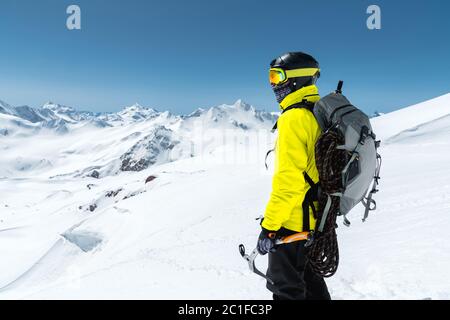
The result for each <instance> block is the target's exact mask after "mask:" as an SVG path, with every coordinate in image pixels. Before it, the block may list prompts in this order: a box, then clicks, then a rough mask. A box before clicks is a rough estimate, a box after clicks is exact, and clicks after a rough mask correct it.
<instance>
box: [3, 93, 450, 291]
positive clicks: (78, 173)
mask: <svg viewBox="0 0 450 320" xmlns="http://www.w3.org/2000/svg"><path fill="white" fill-rule="evenodd" d="M436 101H437V102H436ZM428 112H430V113H431V114H432V115H430V114H429V113H428ZM417 115H421V117H420V120H418V119H417V118H418V117H417ZM266 117H267V118H266ZM273 119H274V118H271V115H270V114H264V115H261V117H258V112H257V111H255V110H253V108H251V107H246V106H245V104H243V103H242V102H237V103H236V104H235V105H232V106H220V107H215V108H212V109H209V110H197V111H196V112H194V113H193V114H191V115H189V116H186V117H175V116H169V115H167V114H166V115H165V116H157V117H156V118H153V117H152V118H151V119H150V120H139V121H137V122H127V124H126V125H123V126H120V125H118V126H111V127H105V128H98V127H81V128H75V129H73V130H71V131H69V133H68V134H66V135H57V134H55V133H54V132H52V131H48V132H46V133H45V135H44V134H43V133H40V134H38V135H33V136H32V137H29V136H28V137H27V138H26V139H25V138H23V139H22V138H20V137H14V136H0V141H1V142H2V143H1V144H0V149H1V150H0V151H1V154H2V157H1V158H0V165H1V166H2V167H4V166H5V165H6V166H7V167H8V168H9V169H8V170H9V172H3V173H1V174H0V194H2V197H1V198H0V254H1V255H2V256H4V257H5V256H6V257H8V259H2V260H0V271H1V272H0V299H11V298H33V299H34V298H63V299H70V298H87V299H94V298H138V299H177V298H178V299H270V298H271V295H270V294H269V292H267V291H266V289H265V285H264V281H263V280H261V279H260V278H258V277H257V276H255V275H253V274H251V273H250V272H249V271H248V269H247V265H246V263H245V262H244V261H243V260H242V258H241V257H240V255H239V253H238V250H237V247H238V244H239V243H244V244H245V245H246V246H247V248H248V249H253V246H254V245H255V243H256V239H257V236H258V232H259V230H258V228H259V226H258V223H257V222H256V221H255V220H254V218H255V217H257V216H259V215H260V214H262V213H263V211H264V207H265V204H266V201H267V200H268V197H269V193H270V187H271V171H266V170H265V168H264V165H263V159H264V155H265V152H266V151H267V149H268V148H269V147H271V146H272V143H273V140H274V137H273V136H272V135H271V134H270V132H269V130H270V128H271V124H272V120H273ZM449 119H450V95H446V96H443V97H440V98H437V99H435V100H432V101H429V102H425V103H423V104H419V105H416V106H413V107H411V108H406V109H403V110H400V111H397V112H393V113H389V114H385V115H381V116H379V117H377V118H375V119H373V124H374V127H375V129H376V133H377V134H378V136H379V137H382V138H383V140H384V141H385V142H386V143H383V145H382V148H381V154H382V156H383V167H382V180H381V184H380V190H381V191H380V192H379V193H378V194H377V195H376V200H377V202H378V210H377V211H376V212H375V213H374V214H372V215H371V216H370V218H369V220H368V221H367V222H366V223H364V224H363V223H361V221H360V218H361V216H362V208H357V209H356V210H354V212H352V213H351V215H350V218H351V220H352V227H351V228H345V227H343V226H342V224H341V223H340V225H339V228H338V237H339V241H340V250H341V259H340V260H341V264H340V268H339V270H338V273H337V274H336V276H335V277H333V278H332V279H330V280H327V282H328V284H329V288H330V291H331V294H332V296H333V297H334V298H335V299H370V298H374V299H425V298H432V299H439V298H443V299H450V279H448V277H447V276H446V274H447V270H449V269H450V234H449V232H448V229H449V228H450V220H449V216H448V212H449V210H450V182H449V181H450V166H449V165H448V163H450V120H449ZM156 128H160V129H159V130H160V131H158V129H156ZM198 128H202V130H200V131H201V132H200V133H195V130H196V129H198ZM217 128H219V129H217ZM203 129H204V130H203ZM155 130H156V131H155ZM156 136H159V137H160V138H159V139H158V138H156V139H155V137H156ZM199 145H201V146H202V147H201V148H199V147H198V146H199ZM170 148H172V152H170V155H171V156H173V155H174V154H179V153H181V154H182V155H181V156H179V157H178V156H177V157H175V158H173V159H170V160H168V159H167V158H165V157H166V156H167V154H164V150H166V151H167V150H170ZM176 148H178V150H177V151H176V152H175V151H174V150H175V149H176ZM199 149H200V150H201V151H202V152H199ZM148 150H153V151H152V152H150V153H148V152H147V151H148ZM155 150H158V151H155ZM183 152H185V153H183ZM125 154H126V155H130V156H131V158H127V159H131V160H130V161H129V162H128V164H132V165H139V162H135V161H134V160H132V159H143V158H142V157H141V156H138V155H142V154H143V155H144V156H148V155H149V154H157V155H158V156H157V159H158V160H156V161H155V162H154V163H153V164H152V165H149V166H147V167H146V168H143V169H142V170H141V171H120V170H118V171H117V170H116V169H115V168H120V165H122V164H123V162H122V161H120V160H121V158H120V157H119V155H120V156H121V155H125ZM19 155H20V157H21V159H22V160H21V161H22V163H25V162H32V163H31V164H29V165H33V166H34V167H33V168H32V169H29V170H26V171H20V170H18V169H17V168H14V167H12V166H11V163H19V161H18V160H17V159H18V158H19ZM50 155H52V156H50ZM135 156H136V158H134V157H135ZM159 157H161V158H159ZM47 158H49V161H50V163H44V164H42V165H41V166H39V165H38V164H39V160H40V159H47ZM144 158H145V157H144ZM145 159H147V160H148V161H149V162H152V161H153V159H156V158H145ZM161 159H163V160H161ZM177 159H178V160H177ZM106 168H107V170H109V173H108V172H106V171H105V170H106ZM94 170H97V171H98V173H99V174H100V175H99V178H100V179H97V178H95V177H94V176H95V174H94V176H92V172H93V171H94ZM102 170H103V171H102ZM2 175H4V176H5V177H4V178H1V176H2ZM49 177H52V178H50V179H49ZM146 181H147V182H146ZM258 259H259V260H258V261H257V264H258V265H259V267H260V268H261V269H264V266H265V264H266V259H267V258H266V257H262V258H261V257H260V258H258Z"/></svg>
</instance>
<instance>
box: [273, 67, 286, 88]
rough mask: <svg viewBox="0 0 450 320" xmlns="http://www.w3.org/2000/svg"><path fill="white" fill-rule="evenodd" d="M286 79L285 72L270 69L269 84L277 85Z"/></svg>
mask: <svg viewBox="0 0 450 320" xmlns="http://www.w3.org/2000/svg"><path fill="white" fill-rule="evenodd" d="M286 80H287V77H286V73H285V72H284V71H283V70H281V69H270V71H269V81H270V83H271V84H274V85H278V84H280V83H282V82H284V81H286Z"/></svg>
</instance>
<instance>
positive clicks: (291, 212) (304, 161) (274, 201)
mask: <svg viewBox="0 0 450 320" xmlns="http://www.w3.org/2000/svg"><path fill="white" fill-rule="evenodd" d="M292 95H295V96H294V97H293V98H292ZM290 96H291V97H290ZM287 98H291V100H290V101H289V102H287V103H286V101H285V100H286V99H287ZM303 99H307V100H308V101H310V102H316V101H317V100H319V96H318V90H317V87H316V86H315V85H313V86H309V87H304V88H302V89H300V90H298V91H296V92H294V93H292V94H290V95H289V96H287V97H286V98H285V100H283V101H282V103H281V108H282V109H285V108H287V107H288V106H291V105H293V104H295V103H298V102H300V101H302V100H303ZM320 134H321V129H320V127H319V124H318V123H317V120H316V119H315V117H314V115H313V114H312V113H311V112H310V111H309V110H307V109H292V110H289V111H288V112H286V113H283V114H282V115H281V116H280V118H279V119H278V139H277V142H276V145H275V173H274V177H273V182H272V193H271V196H270V200H269V203H268V205H267V208H266V212H265V214H264V221H263V223H262V226H263V227H264V228H265V229H267V230H271V231H278V230H279V229H280V228H281V227H284V228H286V229H289V230H292V231H296V232H301V231H305V230H303V211H302V203H303V200H304V198H305V194H306V192H308V190H309V188H310V185H309V184H308V182H307V181H305V178H304V176H303V173H304V172H305V171H306V173H307V174H308V175H309V176H310V177H311V179H312V180H313V181H314V182H315V183H317V182H318V180H319V173H318V171H317V168H316V162H315V155H314V147H315V144H316V141H317V139H318V138H319V136H320ZM315 205H316V207H317V203H316V204H315ZM315 224H316V221H315V219H314V216H313V213H312V210H311V209H310V228H311V229H312V230H313V229H314V228H315ZM308 231H309V230H308Z"/></svg>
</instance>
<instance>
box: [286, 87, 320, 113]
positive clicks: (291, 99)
mask: <svg viewBox="0 0 450 320" xmlns="http://www.w3.org/2000/svg"><path fill="white" fill-rule="evenodd" d="M319 99H320V96H319V89H318V88H317V86H316V85H314V84H313V85H311V86H307V87H303V88H301V89H299V90H297V91H295V92H292V93H291V94H289V95H287V96H286V98H284V99H283V101H281V103H280V108H281V110H284V109H286V108H288V107H290V106H292V105H294V104H297V103H300V102H302V101H304V100H306V101H308V102H312V103H316V102H317V101H319Z"/></svg>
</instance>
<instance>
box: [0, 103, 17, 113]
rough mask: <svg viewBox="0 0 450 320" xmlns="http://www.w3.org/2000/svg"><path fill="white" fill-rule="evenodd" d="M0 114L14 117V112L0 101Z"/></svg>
mask: <svg viewBox="0 0 450 320" xmlns="http://www.w3.org/2000/svg"><path fill="white" fill-rule="evenodd" d="M0 113H3V114H9V115H15V110H14V108H13V107H12V106H10V105H9V104H7V103H6V102H3V101H2V100H0Z"/></svg>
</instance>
